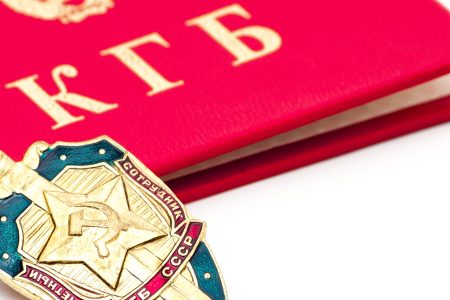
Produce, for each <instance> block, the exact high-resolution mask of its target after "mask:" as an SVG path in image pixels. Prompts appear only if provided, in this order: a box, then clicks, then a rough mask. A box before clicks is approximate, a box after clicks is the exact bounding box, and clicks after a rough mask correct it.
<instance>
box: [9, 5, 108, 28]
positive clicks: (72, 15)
mask: <svg viewBox="0 0 450 300" xmlns="http://www.w3.org/2000/svg"><path fill="white" fill-rule="evenodd" d="M0 2H2V3H4V4H5V5H6V6H7V7H9V8H10V9H12V10H13V11H15V12H17V13H19V14H23V15H26V16H29V17H33V18H36V19H41V20H47V21H54V20H59V21H61V22H62V23H64V24H67V23H79V22H81V21H83V20H85V19H86V18H87V17H89V16H95V15H101V14H105V13H106V12H107V11H108V10H109V9H111V8H112V7H113V6H114V0H81V1H73V0H0Z"/></svg>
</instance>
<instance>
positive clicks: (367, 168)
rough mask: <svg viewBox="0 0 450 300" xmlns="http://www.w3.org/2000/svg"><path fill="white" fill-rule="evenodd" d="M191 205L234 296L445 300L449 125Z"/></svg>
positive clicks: (235, 299) (449, 260) (449, 289)
mask: <svg viewBox="0 0 450 300" xmlns="http://www.w3.org/2000/svg"><path fill="white" fill-rule="evenodd" d="M442 2H445V4H446V5H448V7H450V0H443V1H442ZM189 209H190V211H191V212H192V214H193V215H194V216H195V217H197V218H199V219H202V220H205V221H207V223H208V240H209V242H210V245H211V246H212V248H213V250H214V252H215V255H216V258H217V260H218V261H219V264H220V266H221V268H222V271H223V274H224V276H225V280H226V283H227V286H228V293H229V297H230V299H231V300H244V299H245V300H266V299H270V300H278V299H302V300H315V299H323V300H325V299H326V300H328V299H346V300H352V299H355V300H361V299H364V300H369V299H376V300H379V299H383V300H389V299H392V300H400V299H405V300H406V299H407V300H414V299H427V300H428V299H433V300H439V299H445V300H448V299H450V124H444V125H441V126H438V127H434V128H432V129H428V130H424V131H421V132H418V133H414V134H411V135H408V136H405V137H402V138H398V139H396V140H393V141H389V142H386V143H383V144H379V145H376V146H372V147H370V148H366V149H363V150H360V151H357V152H353V153H350V154H347V155H345V156H341V157H338V158H335V159H332V160H328V161H325V162H322V163H319V164H315V165H313V166H310V167H307V168H303V169H298V170H295V171H292V172H289V173H286V174H283V175H280V176H276V177H273V178H270V179H266V180H263V181H260V182H257V183H254V184H251V185H247V186H244V187H241V188H239V189H235V190H232V191H229V192H226V193H223V194H220V195H216V196H214V197H210V198H208V199H205V200H202V201H199V202H196V203H194V204H190V205H189ZM0 299H12V300H15V299H21V300H22V299H24V298H23V297H21V296H19V295H18V294H16V293H15V292H14V291H12V290H10V289H9V288H8V287H6V286H4V285H3V284H1V283H0Z"/></svg>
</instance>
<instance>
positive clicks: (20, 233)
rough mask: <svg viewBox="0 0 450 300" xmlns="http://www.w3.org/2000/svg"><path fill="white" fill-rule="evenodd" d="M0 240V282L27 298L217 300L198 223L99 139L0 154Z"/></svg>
mask: <svg viewBox="0 0 450 300" xmlns="http://www.w3.org/2000/svg"><path fill="white" fill-rule="evenodd" d="M0 238H1V240H2V243H0V255H1V257H0V278H1V279H2V280H3V281H4V282H6V283H7V284H9V285H10V286H12V287H13V288H14V289H16V290H17V291H19V292H20V293H22V294H24V295H26V296H27V297H29V298H31V299H48V300H50V299H57V300H78V299H104V300H107V299H114V300H116V299H117V300H118V299H127V300H144V299H161V300H163V299H164V300H170V299H174V300H178V299H180V300H181V299H192V300H207V299H210V300H223V299H226V292H225V288H224V284H223V280H222V278H221V275H220V271H219V269H218V268H217V266H216V263H215V262H214V259H213V257H212V255H211V253H210V250H209V248H208V246H207V245H206V243H205V224H204V223H203V222H201V221H197V220H194V219H192V217H191V216H190V215H189V214H188V212H186V210H185V208H184V206H183V204H182V203H181V202H180V201H179V200H178V198H177V197H176V196H175V195H174V194H173V192H172V191H171V190H170V189H169V188H168V187H167V186H166V185H165V184H164V183H163V182H162V181H161V180H160V179H159V178H158V177H156V176H155V175H154V174H153V173H152V172H151V171H150V170H148V169H147V168H146V167H145V166H144V165H143V164H142V163H140V162H139V161H138V160H137V159H136V158H135V157H134V156H133V155H132V154H130V153H129V152H127V151H126V150H124V149H123V148H122V147H120V146H119V145H117V144H116V143H115V142H114V141H112V140H111V139H109V138H107V137H103V138H100V139H97V140H95V141H90V142H86V143H81V144H63V143H58V144H56V145H54V146H49V145H47V144H46V143H43V142H39V143H36V144H34V145H33V146H31V147H30V149H29V150H28V152H27V154H26V155H25V157H24V159H23V161H22V162H18V163H16V162H14V161H12V160H11V159H10V158H9V157H7V156H6V155H5V154H2V153H0Z"/></svg>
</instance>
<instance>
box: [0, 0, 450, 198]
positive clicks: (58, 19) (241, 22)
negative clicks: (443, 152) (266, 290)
mask: <svg viewBox="0 0 450 300" xmlns="http://www.w3.org/2000/svg"><path fill="white" fill-rule="evenodd" d="M96 1H98V3H100V4H101V3H107V2H108V1H109V2H111V3H113V0H96ZM2 2H4V4H0V20H2V22H3V24H4V26H2V29H0V31H1V34H2V41H3V42H2V47H1V49H0V54H1V55H0V65H1V67H2V69H1V72H0V83H1V84H0V99H1V101H2V102H1V103H2V104H1V112H2V118H1V120H0V125H1V126H0V128H1V129H0V130H1V139H0V149H2V150H3V151H5V152H7V153H8V154H9V155H11V156H12V157H13V158H15V159H20V158H21V156H22V154H23V153H24V151H25V150H26V148H27V147H28V146H29V145H30V144H31V143H32V142H34V141H36V140H46V141H48V142H55V141H58V140H63V141H80V140H86V139H90V138H93V137H97V136H99V135H103V134H107V135H109V136H111V137H112V138H114V139H116V140H117V141H118V142H119V143H121V144H123V145H124V146H125V147H126V148H127V149H129V150H130V151H132V152H133V153H135V154H136V155H137V156H138V157H139V158H140V159H141V160H142V161H143V162H144V163H146V164H147V165H148V166H149V167H150V168H151V169H153V170H154V171H155V172H156V173H157V174H159V175H164V174H167V173H170V172H173V171H175V170H178V169H180V168H183V167H186V166H189V165H192V164H196V163H198V162H200V161H203V160H206V159H208V158H211V157H214V156H216V155H219V154H222V153H226V152H228V151H231V150H234V149H237V148H240V147H242V146H245V145H248V144H250V143H253V142H256V141H259V140H262V139H265V138H267V137H270V136H273V135H275V134H278V133H281V132H284V131H287V130H290V129H292V128H295V127H298V126H301V125H303V124H307V123H310V122H312V121H315V120H318V119H320V118H323V117H325V116H328V115H331V114H334V113H337V112H339V111H342V110H345V109H348V108H351V107H354V106H358V105H360V104H362V103H365V102H368V101H371V100H374V99H376V98H379V97H381V96H384V95H387V94H390V93H392V92H395V91H398V90H401V89H404V88H406V87H409V86H412V85H415V84H418V83H420V82H423V81H427V80H429V79H432V78H434V77H437V76H439V75H442V74H446V73H448V72H450V16H449V13H448V11H446V10H445V9H444V8H443V7H441V6H440V5H439V4H437V2H435V1H429V0H417V1H390V0H380V1H376V2H370V1H357V0H349V1H345V2H340V1H328V0H326V1H293V0H280V1H257V0H240V1H239V2H238V3H234V2H229V1H222V0H210V1H157V2H155V1H148V0H136V1H121V0H116V1H115V2H114V7H108V8H107V9H105V11H104V12H101V13H100V12H98V11H97V12H96V13H95V14H97V15H89V16H87V17H86V16H85V15H83V14H84V13H86V11H87V9H86V8H84V11H83V3H85V2H88V1H81V0H80V1H71V2H70V3H71V5H73V6H72V7H69V8H70V9H72V12H73V11H75V13H74V14H72V15H70V14H69V16H72V18H74V19H75V20H72V19H70V17H69V20H67V18H68V17H67V15H66V16H62V15H58V13H60V11H58V10H54V11H52V10H51V3H52V2H55V3H56V2H59V1H50V0H47V1H40V0H30V1H29V3H40V4H42V3H50V4H49V5H50V6H48V7H47V8H42V9H41V8H39V7H41V6H40V5H38V4H36V5H37V6H36V7H38V8H36V9H34V10H33V9H32V10H29V9H26V8H23V6H20V3H21V2H23V1H21V0H3V1H2ZM94 2H95V1H94ZM111 3H110V4H111ZM100 4H99V5H100ZM100 6H101V5H100ZM236 6H239V7H240V8H241V9H242V10H244V11H245V12H246V13H245V14H244V15H241V16H238V15H228V16H225V17H223V18H220V22H221V23H222V24H223V25H224V26H225V27H226V28H228V29H229V30H230V32H233V31H235V30H239V29H242V28H248V27H249V26H255V25H258V26H262V28H264V29H267V28H270V29H271V30H272V31H273V32H276V33H277V34H278V35H279V36H280V37H281V41H282V42H281V46H280V47H279V49H277V50H275V51H273V52H272V53H270V54H267V55H264V56H262V57H259V58H257V59H254V60H252V61H248V62H246V63H243V64H240V65H237V66H234V65H233V61H235V57H234V56H233V55H232V54H231V53H230V51H228V50H227V49H225V48H224V47H223V46H222V45H220V44H219V43H218V42H217V41H216V40H214V39H213V38H211V36H210V35H208V34H206V32H205V31H204V30H202V29H201V28H199V27H198V26H193V25H192V24H191V25H190V26H188V25H187V21H188V20H192V19H194V18H197V17H200V16H204V15H205V14H208V13H211V12H215V11H217V10H220V9H226V8H229V7H235V8H236ZM33 7H34V6H33ZM77 9H79V10H80V13H79V14H78V15H77V14H76V12H77ZM55 11H56V13H55ZM69 12H70V10H69ZM52 13H53V14H52ZM86 14H93V13H86ZM80 15H81V16H82V17H80V18H84V17H86V19H83V20H79V19H76V18H77V16H80ZM45 19H47V20H45ZM79 21H80V22H79ZM64 22H66V23H64ZM67 22H68V23H67ZM253 29H254V27H253ZM154 32H157V33H159V35H160V36H161V37H162V38H163V39H164V40H165V42H166V44H165V45H157V44H155V43H148V44H145V45H142V46H139V47H137V48H135V49H134V50H135V52H136V53H137V54H138V55H139V56H140V57H141V58H142V59H143V60H144V61H145V62H146V63H148V64H150V65H151V66H153V67H154V69H156V70H157V71H158V72H159V73H160V74H161V76H163V77H164V78H166V79H167V80H168V81H171V82H177V83H178V85H177V86H176V87H173V88H171V89H168V90H166V91H164V92H160V93H157V94H155V95H150V96H149V95H148V93H149V92H150V91H151V88H150V87H149V85H148V84H147V83H146V82H144V81H143V80H142V79H141V78H139V76H138V75H137V74H136V73H134V72H132V71H131V70H130V69H129V68H127V67H126V66H125V65H124V64H123V63H122V62H121V61H120V60H118V59H117V58H116V57H114V56H112V55H106V54H105V52H104V50H106V49H110V48H111V47H114V46H117V45H119V44H123V43H126V42H129V41H136V39H137V38H140V37H143V36H147V35H149V34H151V33H154ZM241 41H242V42H244V43H245V44H246V45H247V46H248V47H250V48H251V49H253V50H254V51H258V50H260V49H261V47H262V45H261V44H260V43H259V42H258V40H254V39H250V38H242V39H241ZM162 44H164V43H162ZM64 64H69V65H71V66H73V67H72V71H74V68H75V69H76V70H77V71H78V74H77V76H75V75H76V74H75V73H74V72H73V73H72V74H69V73H70V72H68V73H65V75H66V76H60V77H61V78H62V80H63V82H64V84H63V85H65V86H66V88H67V89H68V90H69V92H70V93H74V94H77V95H83V96H85V97H89V98H92V99H96V100H99V101H101V102H104V103H110V104H116V106H115V107H114V108H111V109H110V110H109V111H106V112H103V113H98V114H97V113H92V112H90V111H87V110H86V109H80V108H77V107H75V106H73V105H69V104H67V103H66V104H64V103H62V101H61V99H59V98H62V96H61V94H59V92H61V90H62V89H61V85H59V87H58V85H57V84H56V83H55V81H54V80H53V79H52V77H51V73H52V70H53V71H54V70H55V67H57V66H60V65H64ZM66 72H67V70H66ZM33 75H34V77H30V76H33ZM25 78H28V83H29V82H34V83H36V84H38V85H39V86H40V87H41V89H42V90H43V91H45V92H46V93H47V94H48V95H47V96H52V95H59V98H58V97H56V98H58V99H56V100H55V99H53V100H55V103H58V104H57V106H58V107H60V109H63V110H64V111H66V112H67V113H70V114H71V115H72V116H73V117H75V116H83V117H84V120H80V121H78V122H75V123H72V124H69V125H67V126H62V127H61V128H59V129H52V126H54V125H55V120H54V118H52V117H50V116H49V113H48V111H47V112H44V110H43V109H42V108H40V107H39V106H38V105H37V104H39V103H41V102H39V101H41V100H42V99H41V100H39V101H37V102H36V99H35V101H34V102H33V101H32V99H31V98H32V97H30V96H29V95H28V96H27V95H25V93H24V92H23V91H21V90H20V89H19V88H18V85H17V82H18V81H20V80H22V83H23V80H24V79H25ZM181 80H182V81H183V82H184V83H181ZM28 87H29V86H28ZM41 92H42V91H41ZM32 93H34V94H33V95H34V97H38V96H36V95H37V94H36V93H37V92H36V89H34V90H33V91H32ZM38 94H39V93H38ZM40 96H42V94H41V95H40ZM44 98H45V97H44ZM47 100H48V99H47ZM69 100H70V99H69ZM72 100H73V99H72ZM78 100H79V99H78V98H77V99H75V100H74V101H78ZM67 101H68V100H67V99H66V102H67ZM41 104H42V103H41ZM55 105H56V104H55ZM436 109H439V107H436ZM416 113H418V114H422V113H424V112H423V111H422V110H417V111H416ZM427 115H428V116H432V115H433V113H431V114H427ZM445 119H446V118H442V117H439V118H437V117H436V118H435V119H433V120H434V121H433V122H437V121H443V120H445ZM394 121H395V120H394ZM410 121H413V120H411V119H408V122H410ZM405 122H407V121H406V120H405ZM433 122H430V124H431V123H433ZM388 127H389V126H388ZM416 127H417V126H414V125H411V126H410V129H409V130H413V129H414V128H416ZM358 128H359V127H358ZM363 128H364V130H366V131H371V130H373V129H372V128H371V127H370V126H366V127H364V126H363ZM416 129H417V128H416ZM383 130H389V129H383ZM367 134H369V133H367ZM395 135H396V134H394V133H392V134H387V136H395ZM331 136H333V135H332V134H331ZM322 138H323V137H322ZM361 139H362V141H361V142H360V143H355V145H356V146H354V147H350V148H356V147H360V146H363V145H366V144H368V143H369V142H368V141H366V142H364V139H363V138H361ZM344 140H345V139H344V138H343V139H342V141H344ZM372 140H373V141H375V140H377V139H376V138H375V139H372ZM313 144H314V143H313ZM330 147H331V146H330ZM340 152H343V151H337V150H336V151H330V150H328V151H327V153H329V154H327V155H322V156H321V155H317V156H316V157H317V158H316V159H313V160H317V159H322V158H325V157H329V156H331V155H336V154H338V153H340ZM299 153H302V152H299ZM254 165H255V164H253V166H254ZM296 165H297V163H293V164H290V166H291V167H294V166H296ZM280 169H283V168H280ZM271 173H276V171H271V172H267V173H264V174H267V175H271ZM224 176H226V175H224ZM241 176H244V175H241ZM229 177H230V176H229ZM257 177H258V178H259V177H260V176H256V177H255V176H253V177H252V176H250V175H249V176H248V179H247V180H244V181H236V182H237V183H236V184H233V185H230V184H222V185H221V187H220V188H219V187H218V186H217V185H215V187H214V188H211V189H209V190H208V191H209V192H205V193H203V194H202V193H192V194H189V193H190V192H189V193H188V192H187V190H186V189H183V191H186V198H185V200H192V199H194V198H198V197H200V196H204V195H206V194H211V193H214V192H216V191H219V190H223V189H224V188H226V187H228V186H230V187H231V186H236V185H237V184H239V183H245V182H248V181H251V180H254V179H257ZM230 178H231V177H230ZM188 181H189V180H188ZM188 181H186V184H185V185H184V187H187V186H188V183H187V182H188ZM189 182H190V185H189V189H191V188H193V187H196V186H200V185H199V184H200V183H201V182H197V183H195V182H196V181H193V180H190V181H189ZM238 182H239V183H238ZM176 185H177V186H180V187H181V186H182V185H183V184H181V183H180V181H178V183H177V184H176ZM180 189H181V188H180ZM183 191H182V192H183ZM188 194H189V195H191V196H189V195H188Z"/></svg>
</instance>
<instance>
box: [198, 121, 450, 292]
mask: <svg viewBox="0 0 450 300" xmlns="http://www.w3.org/2000/svg"><path fill="white" fill-rule="evenodd" d="M189 208H190V211H191V212H192V213H193V214H194V215H195V216H196V217H198V218H200V219H203V220H206V221H207V222H208V225H209V226H208V239H209V241H210V244H211V246H212V247H213V249H214V252H215V254H216V257H217V259H218V261H219V263H220V265H221V267H222V271H223V273H224V276H225V279H226V282H227V286H228V291H229V296H230V299H232V300H233V299H237V300H242V299H247V300H254V299H255V300H256V299H271V300H272V299H305V300H307V299H308V300H312V299H346V300H350V299H355V300H361V299H377V300H379V299H383V300H387V299H393V300H394V299H395V300H399V299H408V300H412V299H433V300H438V299H446V300H448V299H450V124H444V125H441V126H438V127H435V128H432V129H428V130H425V131H421V132H418V133H414V134H412V135H408V136H405V137H402V138H399V139H396V140H393V141H389V142H386V143H383V144H379V145H376V146H372V147H370V148H366V149H363V150H360V151H357V152H353V153H351V154H348V155H345V156H341V157H338V158H335V159H332V160H328V161H325V162H322V163H319V164H316V165H313V166H310V167H307V168H303V169H298V170H295V171H292V172H289V173H286V174H283V175H280V176H277V177H273V178H270V179H267V180H264V181H260V182H257V183H254V184H251V185H248V186H245V187H242V188H239V189H236V190H233V191H230V192H227V193H223V194H221V195H217V196H214V197H210V198H208V199H205V200H203V201H200V202H197V203H194V204H191V205H189Z"/></svg>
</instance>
